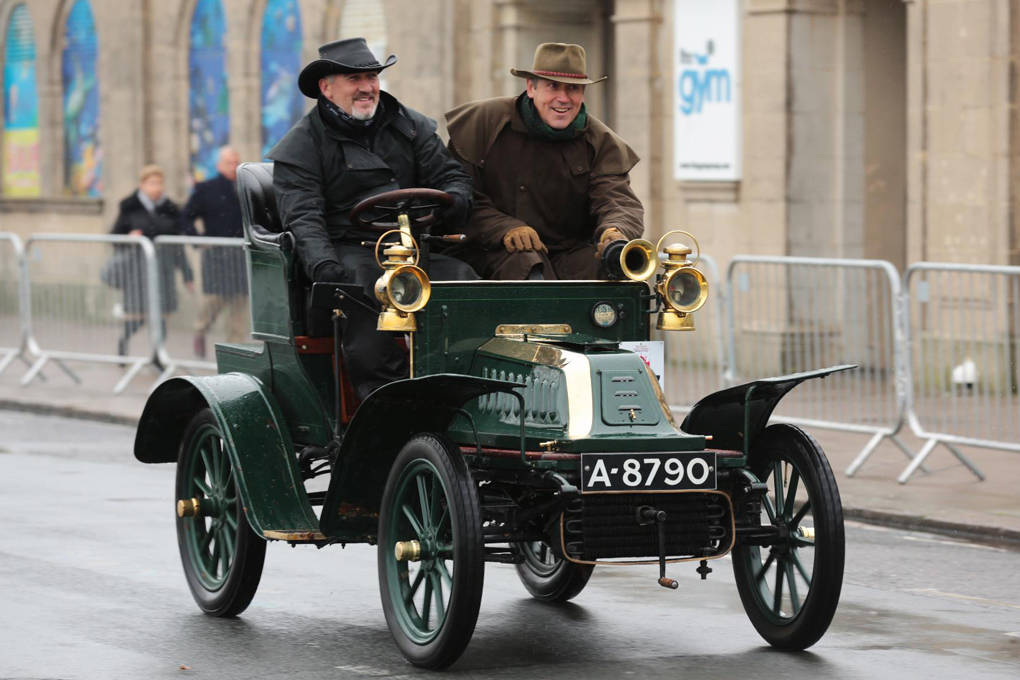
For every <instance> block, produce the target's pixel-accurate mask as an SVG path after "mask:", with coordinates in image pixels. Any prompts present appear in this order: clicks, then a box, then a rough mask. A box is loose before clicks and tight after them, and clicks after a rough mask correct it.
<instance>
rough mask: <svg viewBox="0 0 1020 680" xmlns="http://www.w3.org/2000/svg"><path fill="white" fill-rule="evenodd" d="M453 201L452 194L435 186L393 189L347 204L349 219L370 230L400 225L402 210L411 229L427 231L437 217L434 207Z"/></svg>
mask: <svg viewBox="0 0 1020 680" xmlns="http://www.w3.org/2000/svg"><path fill="white" fill-rule="evenodd" d="M452 204H453V196H451V195H450V194H448V193H446V192H445V191H439V190H438V189H424V188H411V189H395V190H393V191H384V192H383V193H381V194H376V195H375V196H369V197H368V198H366V199H365V200H363V201H359V202H358V204H357V205H356V206H354V207H353V208H351V223H352V224H355V225H357V226H360V227H364V228H367V229H371V230H372V231H380V232H382V231H388V230H390V229H397V228H398V227H399V226H400V225H399V223H398V222H397V217H398V216H399V215H401V214H406V215H407V218H408V220H409V221H410V223H411V230H412V231H413V232H415V233H418V232H422V231H428V229H429V228H430V227H431V226H432V225H433V224H434V223H435V221H436V219H437V218H438V214H437V211H436V209H437V208H445V207H446V206H448V205H452Z"/></svg>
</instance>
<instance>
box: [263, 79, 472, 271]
mask: <svg viewBox="0 0 1020 680" xmlns="http://www.w3.org/2000/svg"><path fill="white" fill-rule="evenodd" d="M380 103H381V105H382V107H383V108H382V112H381V113H380V114H379V115H378V118H377V120H376V121H375V123H374V128H375V129H374V130H373V134H372V135H354V134H347V133H345V132H344V131H343V130H342V129H339V128H338V127H336V126H334V125H328V124H326V122H325V121H324V120H323V115H324V114H323V112H322V111H320V108H319V107H318V106H316V107H313V108H312V110H311V111H309V112H308V113H307V114H306V115H305V116H304V117H303V118H302V119H301V120H299V121H298V122H297V123H296V124H295V125H294V127H292V128H291V129H290V131H288V132H287V134H286V135H284V137H283V139H282V140H280V142H279V143H278V144H277V145H276V146H275V147H273V149H272V150H271V151H270V152H269V153H268V154H267V155H268V157H269V158H271V159H272V160H273V161H274V166H273V186H274V188H275V190H276V200H277V206H278V209H279V213H280V219H281V221H282V223H283V227H284V229H286V230H288V231H291V232H292V233H293V234H294V237H295V239H296V242H297V251H298V256H299V258H300V259H301V261H302V263H303V265H304V268H305V271H306V272H307V274H308V276H309V278H313V272H314V270H315V267H316V266H317V265H319V264H321V263H322V262H325V261H328V260H333V261H336V260H337V256H336V254H335V251H334V248H333V242H356V241H360V240H371V241H374V240H375V239H376V238H377V237H378V234H373V233H371V232H364V231H358V230H356V229H354V228H353V227H352V226H351V223H350V211H351V208H353V207H354V206H355V205H356V204H357V203H358V202H359V201H361V200H362V199H365V198H367V197H369V196H373V195H375V194H378V193H382V192H383V191H390V190H392V189H404V188H408V187H428V188H432V189H440V190H442V191H446V192H448V193H451V194H458V195H459V196H460V197H461V198H462V199H463V200H464V201H465V202H466V203H467V204H468V205H470V202H471V194H472V190H471V179H470V177H469V176H468V175H467V173H466V172H465V171H464V170H463V168H462V167H461V165H460V163H459V162H458V161H457V160H455V159H454V158H453V157H452V156H451V155H450V153H449V152H448V151H447V150H446V146H445V145H444V144H443V141H442V140H441V139H440V138H439V135H437V134H436V123H435V121H433V120H431V119H430V118H427V117H425V116H424V115H422V114H420V113H418V112H417V111H414V110H412V109H409V108H406V107H404V106H403V105H402V104H400V102H398V101H397V100H396V99H395V98H394V97H393V96H392V95H390V94H388V93H386V92H381V93H380ZM325 115H328V114H325Z"/></svg>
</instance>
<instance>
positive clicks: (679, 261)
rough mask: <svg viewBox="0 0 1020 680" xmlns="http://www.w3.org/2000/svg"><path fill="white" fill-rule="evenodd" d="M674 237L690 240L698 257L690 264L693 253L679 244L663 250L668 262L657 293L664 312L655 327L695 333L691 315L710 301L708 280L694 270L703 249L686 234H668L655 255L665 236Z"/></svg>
mask: <svg viewBox="0 0 1020 680" xmlns="http://www.w3.org/2000/svg"><path fill="white" fill-rule="evenodd" d="M673 233H680V234H686V235H687V236H689V237H690V239H691V240H692V241H693V244H694V248H695V249H697V251H698V254H697V255H695V258H694V260H693V261H691V260H688V259H687V257H688V256H689V255H690V254H691V253H692V252H694V250H692V249H691V248H690V247H688V246H686V245H683V244H680V243H672V244H670V245H667V246H666V247H665V248H663V249H662V250H663V252H665V254H666V260H665V261H664V262H663V264H662V266H663V273H662V274H661V275H660V276H659V278H658V280H657V281H656V283H655V292H656V293H657V294H658V297H659V300H660V301H661V302H662V303H663V309H662V310H661V311H660V312H659V318H658V319H657V320H656V323H655V327H656V328H657V329H659V330H664V331H692V330H694V319H693V318H692V317H691V313H692V312H695V311H697V310H698V309H700V308H701V306H702V305H704V304H705V300H706V299H707V298H708V280H707V279H705V275H704V274H702V273H701V272H700V271H699V270H697V269H695V268H694V265H695V264H696V263H697V260H698V258H699V257H700V256H701V249H700V248H699V247H698V241H697V239H695V238H694V236H693V235H691V234H689V233H687V232H686V231H680V230H674V231H670V232H667V233H666V234H665V235H664V236H663V237H662V238H661V239H659V243H658V244H657V245H656V252H658V251H659V250H660V248H661V247H662V242H663V240H665V238H666V236H669V235H670V234H673Z"/></svg>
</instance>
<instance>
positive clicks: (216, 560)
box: [179, 424, 238, 591]
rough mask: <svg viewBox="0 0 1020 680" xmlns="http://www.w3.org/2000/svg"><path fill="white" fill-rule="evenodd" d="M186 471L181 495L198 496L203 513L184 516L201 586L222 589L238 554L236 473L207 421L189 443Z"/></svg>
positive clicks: (212, 589) (193, 563)
mask: <svg viewBox="0 0 1020 680" xmlns="http://www.w3.org/2000/svg"><path fill="white" fill-rule="evenodd" d="M189 446H190V449H191V450H190V455H189V456H188V458H187V461H188V466H187V474H186V475H185V478H184V484H183V488H181V489H180V490H179V493H180V496H179V497H180V498H185V499H188V498H197V499H198V502H199V508H200V514H199V515H198V516H196V517H184V518H181V521H182V522H183V523H184V528H185V541H186V542H187V547H188V551H187V552H188V557H189V558H190V560H191V565H192V566H193V567H194V573H195V574H196V575H197V576H198V580H199V581H200V582H201V583H202V586H203V587H204V588H205V589H207V590H210V591H215V590H219V589H220V588H221V587H222V586H223V584H224V583H225V582H226V580H227V577H228V576H229V575H230V568H231V567H232V566H233V564H234V557H235V555H236V554H237V535H238V503H237V488H236V486H235V484H234V473H233V469H232V468H231V465H230V458H229V457H228V456H227V452H226V449H225V447H224V445H223V439H222V437H220V433H219V430H218V429H217V428H216V427H215V426H213V425H209V424H206V425H204V426H202V427H201V428H199V429H198V431H197V432H195V435H194V437H193V438H192V440H191V442H190V443H189Z"/></svg>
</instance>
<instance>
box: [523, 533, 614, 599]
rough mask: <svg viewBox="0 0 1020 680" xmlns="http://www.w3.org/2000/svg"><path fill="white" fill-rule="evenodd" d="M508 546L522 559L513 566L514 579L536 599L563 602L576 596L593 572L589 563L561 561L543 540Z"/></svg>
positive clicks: (592, 567)
mask: <svg viewBox="0 0 1020 680" xmlns="http://www.w3.org/2000/svg"><path fill="white" fill-rule="evenodd" d="M512 547H513V550H514V552H516V553H517V554H518V555H520V556H521V557H522V558H523V560H524V561H523V562H521V563H519V564H517V565H516V566H517V576H518V577H519V578H520V579H521V583H523V584H524V587H525V588H527V590H528V592H529V593H531V595H532V596H533V597H534V598H536V599H538V600H544V601H546V602H566V601H567V600H570V599H572V598H574V597H576V596H577V595H578V593H580V592H581V591H582V590H584V587H585V586H586V585H587V584H588V579H590V578H591V573H592V571H594V569H595V566H594V565H591V564H575V563H573V562H570V561H568V560H565V559H563V558H562V557H560V556H559V555H557V554H556V553H555V552H554V551H553V549H552V548H551V547H550V546H549V544H548V543H546V542H545V541H528V542H522V543H514V544H513V545H512Z"/></svg>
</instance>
